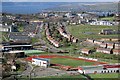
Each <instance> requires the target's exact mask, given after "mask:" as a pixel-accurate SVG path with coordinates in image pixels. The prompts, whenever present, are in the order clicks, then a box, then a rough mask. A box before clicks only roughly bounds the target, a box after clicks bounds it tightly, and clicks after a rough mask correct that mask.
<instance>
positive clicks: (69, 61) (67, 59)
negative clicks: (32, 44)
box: [26, 55, 106, 67]
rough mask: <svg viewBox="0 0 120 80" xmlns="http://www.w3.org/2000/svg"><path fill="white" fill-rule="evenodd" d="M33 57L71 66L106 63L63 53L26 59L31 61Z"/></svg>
mask: <svg viewBox="0 0 120 80" xmlns="http://www.w3.org/2000/svg"><path fill="white" fill-rule="evenodd" d="M32 58H49V59H50V63H51V64H60V65H65V66H71V67H78V66H85V65H98V64H106V63H104V62H97V61H92V60H85V59H81V58H75V57H71V56H61V55H39V56H30V57H27V58H26V59H27V60H29V61H31V60H32Z"/></svg>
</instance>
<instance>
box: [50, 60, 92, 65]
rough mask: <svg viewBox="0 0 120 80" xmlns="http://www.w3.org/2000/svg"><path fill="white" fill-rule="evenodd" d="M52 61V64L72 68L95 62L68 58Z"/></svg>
mask: <svg viewBox="0 0 120 80" xmlns="http://www.w3.org/2000/svg"><path fill="white" fill-rule="evenodd" d="M50 61H51V63H55V64H61V65H66V66H71V67H78V66H83V65H93V64H94V62H87V61H84V60H73V59H68V58H52V59H50Z"/></svg>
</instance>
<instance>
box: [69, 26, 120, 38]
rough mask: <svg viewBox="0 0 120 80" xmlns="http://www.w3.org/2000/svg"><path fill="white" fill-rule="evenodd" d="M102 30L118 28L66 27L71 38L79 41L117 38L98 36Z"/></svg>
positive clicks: (115, 28) (116, 28)
mask: <svg viewBox="0 0 120 80" xmlns="http://www.w3.org/2000/svg"><path fill="white" fill-rule="evenodd" d="M102 29H113V30H118V27H117V26H91V25H69V26H68V30H69V32H70V33H71V34H72V35H73V36H75V37H77V38H79V39H86V38H94V39H96V38H111V37H118V35H99V34H98V33H99V32H101V30H102Z"/></svg>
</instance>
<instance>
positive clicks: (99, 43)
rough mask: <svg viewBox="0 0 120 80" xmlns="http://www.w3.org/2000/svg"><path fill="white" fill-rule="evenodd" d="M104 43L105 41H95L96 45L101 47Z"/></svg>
mask: <svg viewBox="0 0 120 80" xmlns="http://www.w3.org/2000/svg"><path fill="white" fill-rule="evenodd" d="M102 43H103V41H97V40H94V44H97V45H101V44H102Z"/></svg>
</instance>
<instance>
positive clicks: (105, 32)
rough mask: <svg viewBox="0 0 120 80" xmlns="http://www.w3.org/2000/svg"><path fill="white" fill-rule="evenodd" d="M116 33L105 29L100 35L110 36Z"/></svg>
mask: <svg viewBox="0 0 120 80" xmlns="http://www.w3.org/2000/svg"><path fill="white" fill-rule="evenodd" d="M114 33H115V31H114V30H113V29H103V30H102V31H101V32H100V34H104V35H109V34H114Z"/></svg>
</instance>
